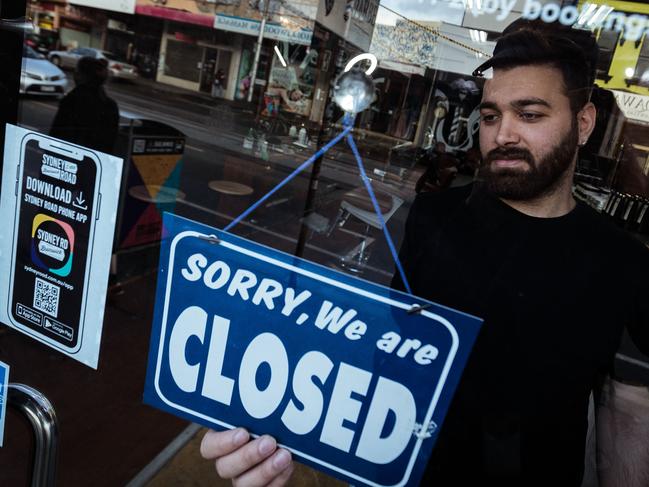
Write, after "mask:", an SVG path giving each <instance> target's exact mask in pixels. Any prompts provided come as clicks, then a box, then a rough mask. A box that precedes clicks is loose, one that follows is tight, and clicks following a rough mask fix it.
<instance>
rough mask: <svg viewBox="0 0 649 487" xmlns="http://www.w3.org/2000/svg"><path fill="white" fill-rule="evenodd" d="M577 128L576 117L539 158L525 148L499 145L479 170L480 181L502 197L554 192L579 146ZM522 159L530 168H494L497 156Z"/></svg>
mask: <svg viewBox="0 0 649 487" xmlns="http://www.w3.org/2000/svg"><path fill="white" fill-rule="evenodd" d="M578 136H579V133H578V129H577V124H576V121H574V122H573V124H572V127H571V129H570V132H568V133H567V134H566V135H565V137H563V139H561V140H560V141H559V143H558V144H557V145H556V146H554V148H553V149H552V150H551V151H550V153H548V154H546V155H545V156H543V157H542V158H541V159H540V160H539V161H537V160H535V159H534V156H533V155H532V154H531V153H530V152H529V151H528V150H527V149H522V148H506V147H499V148H496V149H493V150H492V151H490V152H489V153H488V154H487V156H486V157H485V158H484V160H483V162H482V165H481V166H480V169H479V171H478V181H479V184H481V185H482V186H483V187H485V188H486V189H487V190H488V191H489V192H490V193H492V194H494V195H495V196H498V197H499V198H503V199H507V200H514V201H524V200H531V199H535V198H538V197H541V196H545V195H548V194H551V193H552V192H553V191H554V190H555V189H556V188H557V187H558V185H559V182H560V181H561V180H562V178H563V176H564V175H565V173H566V171H568V169H569V168H570V166H571V164H572V160H573V158H574V156H575V151H576V150H577V140H578ZM499 159H505V160H516V159H519V160H523V161H525V162H527V164H528V166H529V167H528V168H527V169H521V168H506V167H505V168H502V167H501V168H498V169H494V168H493V167H492V163H493V161H495V160H499Z"/></svg>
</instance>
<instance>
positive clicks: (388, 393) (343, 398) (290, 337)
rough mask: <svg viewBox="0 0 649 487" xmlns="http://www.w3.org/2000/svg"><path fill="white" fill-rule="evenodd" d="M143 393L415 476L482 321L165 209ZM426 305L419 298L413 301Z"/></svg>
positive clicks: (150, 399)
mask: <svg viewBox="0 0 649 487" xmlns="http://www.w3.org/2000/svg"><path fill="white" fill-rule="evenodd" d="M164 229H165V235H167V236H168V237H167V238H166V239H165V241H164V242H163V246H162V250H161V256H160V269H159V276H158V288H157V296H156V307H155V315H154V324H153V331H152V337H151V348H150V352H149V365H148V372H147V381H146V387H145V401H146V402H147V403H148V404H151V405H153V406H155V407H158V408H160V409H163V410H166V411H168V412H171V413H173V414H175V415H178V416H181V417H183V418H186V419H189V420H191V421H195V422H198V423H202V424H204V425H206V426H209V427H211V428H215V429H221V430H222V429H225V428H233V427H236V426H244V427H246V428H248V429H249V430H250V431H252V432H253V433H258V434H263V433H269V434H272V435H273V436H275V437H276V438H277V439H278V441H279V443H281V444H282V445H284V446H285V447H286V448H288V449H289V450H291V451H292V452H293V453H294V454H295V455H296V456H298V457H299V458H300V461H302V462H305V463H307V464H310V465H312V466H314V467H315V468H317V469H320V470H325V471H327V472H328V473H330V474H332V475H334V476H336V477H339V478H342V479H345V480H347V481H349V482H352V483H354V484H355V485H374V486H378V485H414V484H416V483H417V482H418V481H419V479H420V477H421V474H422V473H423V469H424V468H425V465H426V462H427V459H428V457H429V455H430V452H431V450H432V448H433V445H434V443H435V440H436V438H437V434H438V432H439V429H440V426H441V424H442V422H443V420H444V416H445V415H446V411H447V409H448V407H449V403H450V401H451V398H452V395H453V392H454V390H455V387H456V385H457V383H458V381H459V379H460V376H461V373H462V369H463V367H464V365H465V363H466V360H467V358H468V356H469V353H470V350H471V347H472V346H473V343H474V340H475V338H476V336H477V334H478V331H479V328H480V325H481V320H480V319H478V318H475V317H473V316H470V315H467V314H464V313H461V312H458V311H455V310H452V309H449V308H446V307H444V306H440V305H437V304H434V303H430V302H425V301H422V300H420V299H418V298H414V297H413V296H411V295H408V294H404V293H402V292H399V291H395V290H392V289H389V288H386V287H383V286H379V285H376V284H373V283H370V282H366V281H363V280H361V279H358V278H355V277H352V276H348V275H345V274H342V273H339V272H337V271H334V270H332V269H328V268H324V267H321V266H319V265H316V264H313V263H311V262H307V261H305V260H302V259H300V258H297V257H294V256H291V255H288V254H284V253H282V252H279V251H276V250H274V249H270V248H267V247H264V246H262V245H259V244H256V243H253V242H250V241H247V240H245V239H242V238H239V237H236V236H234V235H231V234H229V233H226V232H223V231H220V230H216V229H214V228H211V227H208V226H205V225H201V224H198V223H195V222H192V221H190V220H186V219H183V218H180V217H177V216H174V215H170V214H168V213H166V214H165V215H164ZM413 305H417V306H413Z"/></svg>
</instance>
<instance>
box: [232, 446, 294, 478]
mask: <svg viewBox="0 0 649 487" xmlns="http://www.w3.org/2000/svg"><path fill="white" fill-rule="evenodd" d="M292 473H293V462H292V459H291V454H290V453H289V452H288V451H286V450H284V449H282V448H278V449H277V450H276V451H275V453H274V454H273V455H272V456H271V457H269V458H267V459H266V460H264V461H263V463H260V464H259V465H257V466H256V467H254V468H251V469H250V470H248V471H247V472H245V473H243V474H242V475H240V476H239V477H237V478H236V479H235V480H234V481H233V482H232V484H233V485H234V487H281V486H283V485H284V484H285V483H286V482H287V481H288V479H289V478H290V477H291V474H292Z"/></svg>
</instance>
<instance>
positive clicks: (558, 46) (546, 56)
mask: <svg viewBox="0 0 649 487" xmlns="http://www.w3.org/2000/svg"><path fill="white" fill-rule="evenodd" d="M597 51H598V47H597V42H596V41H595V39H594V37H593V35H592V33H591V32H588V31H581V30H576V29H572V28H570V27H568V26H565V25H562V24H559V23H552V24H548V23H546V22H543V21H541V20H526V19H518V20H516V21H514V22H512V23H511V24H510V25H509V26H508V27H507V28H506V29H505V30H504V31H503V35H502V36H501V37H500V38H499V39H498V42H497V43H496V47H495V48H494V53H493V56H492V57H491V58H489V59H488V60H487V61H485V62H484V63H482V64H481V65H480V66H478V67H477V68H476V69H475V70H474V71H473V76H482V75H483V73H484V72H485V71H486V70H488V69H489V68H498V67H505V68H507V67H515V66H518V65H520V66H524V65H530V64H542V63H553V62H563V61H566V62H569V63H576V64H577V65H582V66H583V68H584V70H585V71H587V72H588V73H589V79H590V81H591V83H592V82H594V78H595V72H594V67H595V65H596V62H597Z"/></svg>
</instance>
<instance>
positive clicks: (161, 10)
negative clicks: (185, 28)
mask: <svg viewBox="0 0 649 487" xmlns="http://www.w3.org/2000/svg"><path fill="white" fill-rule="evenodd" d="M135 13H136V14H139V15H148V16H149V17H158V18H160V19H167V20H173V21H175V22H182V23H186V24H194V25H203V26H205V27H212V25H213V24H214V15H205V14H197V13H192V12H185V11H183V10H177V9H174V8H167V7H160V6H157V5H137V6H136V7H135Z"/></svg>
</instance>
